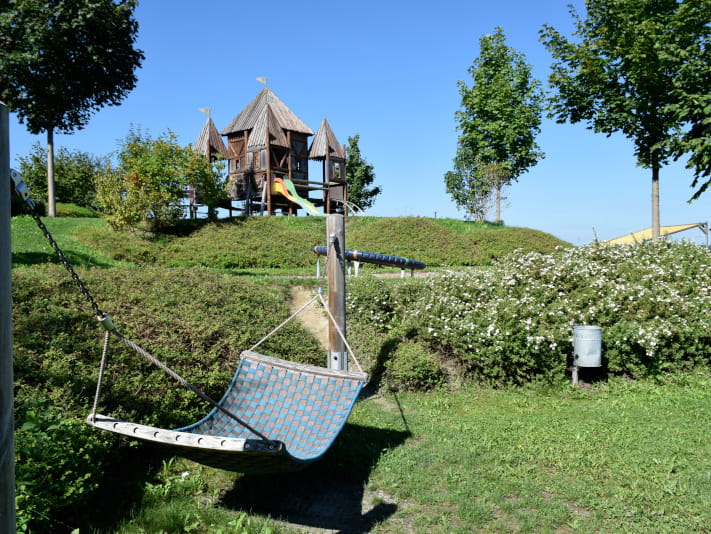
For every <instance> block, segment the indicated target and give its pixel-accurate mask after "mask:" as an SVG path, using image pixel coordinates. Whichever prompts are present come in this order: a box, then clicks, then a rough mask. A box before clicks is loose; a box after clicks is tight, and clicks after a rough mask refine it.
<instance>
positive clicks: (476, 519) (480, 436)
mask: <svg viewBox="0 0 711 534" xmlns="http://www.w3.org/2000/svg"><path fill="white" fill-rule="evenodd" d="M709 386H711V378H710V377H709V376H708V375H705V374H700V375H692V376H688V375H687V376H684V377H676V378H675V379H674V378H673V379H671V380H670V381H669V382H668V383H660V382H629V381H625V380H615V381H611V382H609V383H607V384H599V385H598V386H596V387H594V388H592V389H590V390H587V391H585V390H580V389H572V388H563V389H560V390H542V389H531V390H526V389H511V390H506V391H496V390H488V389H485V390H480V389H470V390H466V391H462V392H458V393H456V394H452V393H437V394H431V395H416V394H403V395H401V396H400V397H399V402H400V405H401V406H402V409H403V413H404V419H400V417H401V416H400V412H399V410H398V409H397V406H396V405H391V408H390V411H389V413H383V410H382V405H381V404H380V403H376V402H373V401H366V402H362V403H360V404H359V406H358V409H357V410H356V412H355V415H354V417H353V418H352V419H351V421H352V422H353V423H354V424H355V423H362V422H364V421H366V422H368V424H372V425H374V426H379V427H382V425H386V426H388V427H394V428H397V427H399V428H402V429H404V428H405V426H404V425H405V423H407V428H408V429H409V431H410V432H411V433H412V437H411V438H410V439H408V440H407V441H406V442H405V443H404V444H403V445H402V446H400V447H396V448H393V449H392V450H388V451H387V452H385V453H384V454H383V456H382V457H381V458H380V461H379V462H378V465H377V466H376V467H375V469H374V471H373V473H372V475H371V477H370V479H369V485H370V486H371V488H372V489H375V488H378V489H381V490H382V491H384V492H386V493H387V494H389V495H391V496H392V497H393V498H394V499H395V500H396V502H400V503H409V504H411V505H413V506H403V507H402V508H400V509H399V510H398V512H397V513H396V514H395V516H394V517H393V520H396V519H398V518H400V519H401V520H402V521H403V522H405V523H410V524H412V525H413V526H414V527H415V528H414V530H415V531H417V532H443V533H445V532H479V531H483V532H554V531H555V532H560V531H566V530H565V529H570V530H575V531H580V532H605V531H612V532H621V531H625V532H700V531H703V530H704V529H705V528H706V527H707V526H708V524H709V520H711V462H710V460H709V458H710V453H711V442H710V441H709V434H708V431H709V428H711V412H709V410H708V406H709V402H710V401H711V389H709ZM393 524H396V521H393ZM561 529H563V530H561ZM376 532H398V529H397V528H394V529H393V528H392V527H391V526H389V525H387V524H384V525H382V527H381V528H380V529H378V530H376Z"/></svg>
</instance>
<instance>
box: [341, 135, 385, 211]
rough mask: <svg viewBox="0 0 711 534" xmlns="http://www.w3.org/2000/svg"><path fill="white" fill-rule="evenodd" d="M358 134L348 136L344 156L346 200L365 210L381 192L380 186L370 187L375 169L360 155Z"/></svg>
mask: <svg viewBox="0 0 711 534" xmlns="http://www.w3.org/2000/svg"><path fill="white" fill-rule="evenodd" d="M359 140H360V134H356V135H354V136H353V137H349V138H348V149H347V157H346V183H347V185H348V201H349V202H352V203H353V204H355V205H356V206H358V207H359V208H361V209H363V210H366V209H368V208H370V207H372V206H373V204H374V203H375V198H376V197H377V196H378V195H379V194H380V193H382V189H381V188H380V186H375V187H370V185H371V184H372V183H373V182H374V181H375V171H374V169H373V166H372V165H371V164H369V163H368V162H367V161H366V159H365V158H364V157H363V156H362V155H361V153H360V148H359V147H358V141H359Z"/></svg>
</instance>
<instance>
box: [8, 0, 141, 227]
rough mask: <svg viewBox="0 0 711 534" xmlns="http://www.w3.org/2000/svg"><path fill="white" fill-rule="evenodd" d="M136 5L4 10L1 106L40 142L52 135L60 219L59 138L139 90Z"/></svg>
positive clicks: (19, 2)
mask: <svg viewBox="0 0 711 534" xmlns="http://www.w3.org/2000/svg"><path fill="white" fill-rule="evenodd" d="M135 7H136V0H72V1H68V0H12V1H9V2H2V3H1V4H0V53H1V54H2V60H0V99H2V100H3V101H4V102H5V103H7V104H8V106H9V108H10V110H11V111H14V112H16V113H17V115H18V118H19V120H20V121H21V122H24V123H26V124H27V129H28V130H29V131H30V133H32V134H38V133H40V132H47V190H48V205H49V210H48V214H49V215H50V216H54V215H55V202H54V146H53V145H54V132H55V131H58V132H63V133H71V132H73V131H74V130H76V129H81V128H83V127H84V126H86V124H87V122H88V121H89V119H90V117H91V114H92V113H93V112H94V111H96V110H98V109H100V108H102V107H103V106H105V105H110V106H115V105H118V104H119V103H120V102H121V101H122V100H123V99H124V98H125V97H126V95H128V93H129V92H130V91H131V90H132V89H133V88H134V87H135V85H136V75H135V71H136V69H137V68H138V67H140V65H141V62H142V60H143V58H144V56H143V52H142V51H141V50H138V49H136V48H135V46H134V44H135V41H136V36H137V32H138V23H137V22H136V20H135V19H134V17H133V12H134V9H135Z"/></svg>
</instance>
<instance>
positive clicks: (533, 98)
mask: <svg viewBox="0 0 711 534" xmlns="http://www.w3.org/2000/svg"><path fill="white" fill-rule="evenodd" d="M479 46H480V51H479V57H478V58H477V59H476V60H474V63H473V64H472V66H471V67H469V73H470V74H471V76H472V86H471V87H468V86H467V85H466V84H465V83H464V82H463V81H461V80H460V81H459V82H457V86H458V87H459V93H460V95H461V96H462V104H461V106H462V109H461V110H459V111H457V112H456V114H455V118H456V120H457V129H458V130H459V131H460V132H461V133H460V136H459V139H458V149H457V158H458V159H459V160H460V161H459V163H457V159H456V158H455V167H456V166H457V165H459V167H460V168H468V169H470V170H471V171H473V172H476V173H477V174H478V177H477V180H476V182H477V183H479V184H482V185H485V186H486V190H489V191H498V194H497V195H496V199H497V201H496V220H497V221H499V220H500V219H501V190H502V188H503V187H504V186H506V185H509V184H510V183H511V182H512V181H515V180H518V178H519V177H520V176H521V175H522V174H524V173H525V172H527V171H528V169H529V168H530V167H532V166H534V165H535V164H536V163H537V162H538V161H539V160H540V159H541V158H543V156H544V155H543V153H542V152H541V151H540V149H539V147H538V145H537V144H536V141H535V137H536V135H537V134H538V133H539V132H540V124H541V114H542V109H543V91H542V89H541V84H540V82H539V81H538V80H536V79H535V78H533V77H532V75H531V66H530V65H528V64H527V63H526V61H525V57H524V56H523V55H522V54H520V53H518V52H517V51H516V50H514V49H513V48H510V47H508V46H506V37H505V36H504V33H503V30H502V29H501V28H496V29H495V31H494V33H492V34H490V35H485V36H484V37H482V38H481V39H480V40H479ZM462 158H471V161H468V162H464V161H462ZM462 166H464V167H462ZM494 171H495V172H494ZM455 173H456V171H455ZM450 178H451V175H450ZM452 187H456V183H455V182H452V181H451V180H450V182H449V183H447V191H448V192H449V193H450V195H453V196H455V195H457V194H458V193H457V192H456V191H454V190H453V189H452Z"/></svg>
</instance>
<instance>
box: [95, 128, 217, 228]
mask: <svg viewBox="0 0 711 534" xmlns="http://www.w3.org/2000/svg"><path fill="white" fill-rule="evenodd" d="M96 185H97V202H98V204H99V206H100V207H101V209H102V211H103V212H104V217H105V219H106V222H108V223H109V225H110V226H111V227H112V228H113V229H123V228H130V229H144V230H148V231H150V232H160V231H165V230H166V229H167V228H169V227H170V226H172V225H175V224H176V223H179V222H180V221H181V219H182V218H183V217H184V216H185V208H184V206H183V204H184V198H185V191H186V190H187V188H188V186H193V187H194V188H195V189H196V190H197V191H198V192H199V195H200V198H201V202H202V203H203V204H205V205H206V206H207V207H208V217H209V218H210V219H215V218H216V209H217V206H218V204H219V203H220V201H221V200H223V199H224V198H226V193H225V190H224V183H223V180H222V178H221V176H220V169H219V167H214V166H213V164H212V163H211V162H210V161H209V160H208V159H207V158H205V157H204V156H203V155H202V154H198V153H197V152H195V151H193V150H192V148H190V147H189V146H187V147H181V146H180V145H178V144H177V141H176V137H175V134H173V133H172V132H170V131H169V132H167V133H165V134H163V135H162V136H160V137H158V138H157V139H151V138H150V137H149V136H148V135H146V134H144V133H143V132H141V131H140V130H138V129H133V130H131V131H130V132H129V133H128V135H127V136H126V138H125V139H124V140H123V141H122V143H121V147H120V149H119V153H118V166H117V167H116V168H115V169H114V168H112V167H110V166H108V165H107V166H106V168H105V169H104V171H103V172H102V173H101V174H100V175H99V176H98V178H97V184H96Z"/></svg>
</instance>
